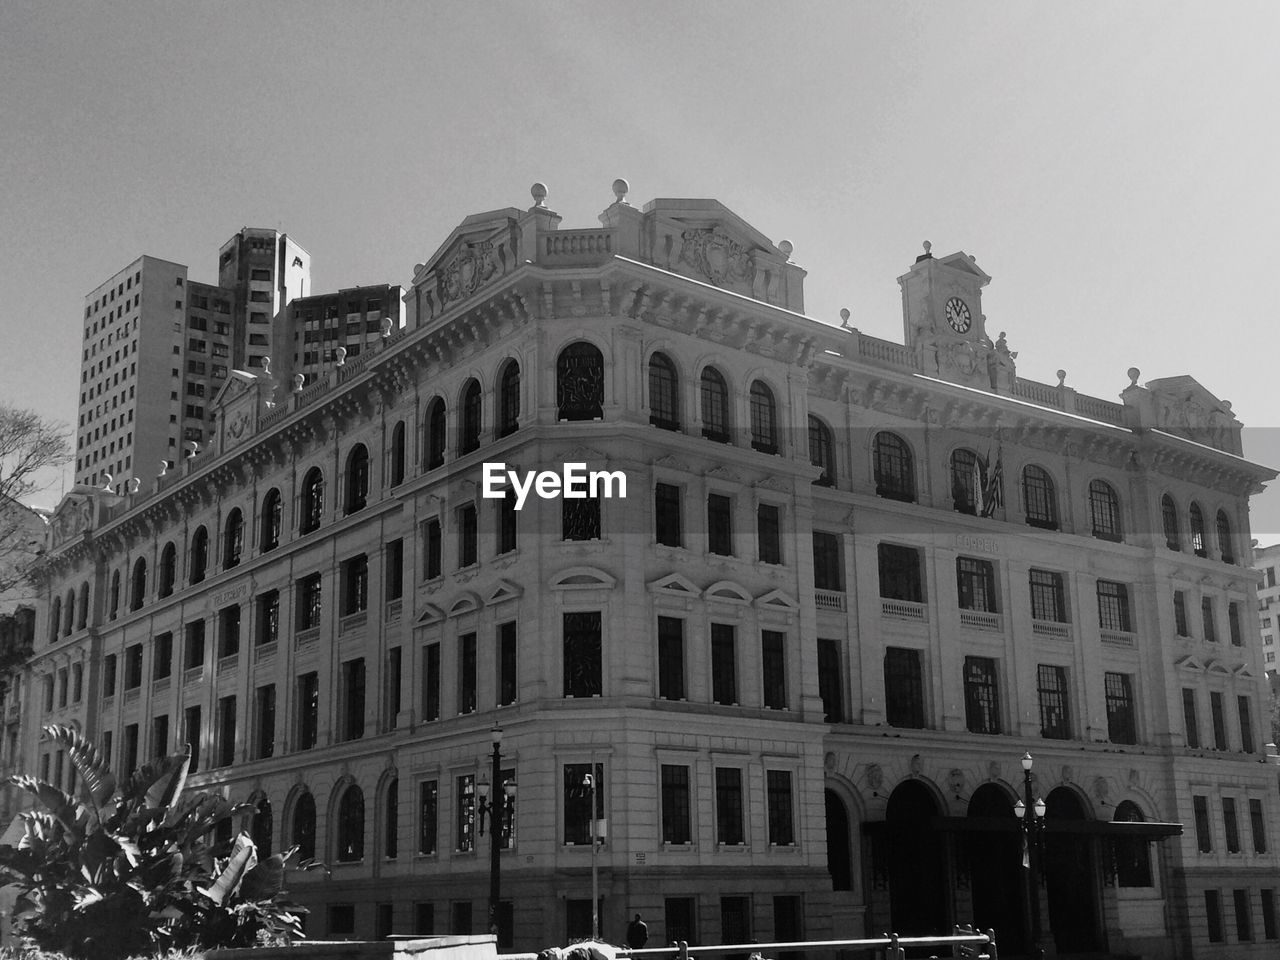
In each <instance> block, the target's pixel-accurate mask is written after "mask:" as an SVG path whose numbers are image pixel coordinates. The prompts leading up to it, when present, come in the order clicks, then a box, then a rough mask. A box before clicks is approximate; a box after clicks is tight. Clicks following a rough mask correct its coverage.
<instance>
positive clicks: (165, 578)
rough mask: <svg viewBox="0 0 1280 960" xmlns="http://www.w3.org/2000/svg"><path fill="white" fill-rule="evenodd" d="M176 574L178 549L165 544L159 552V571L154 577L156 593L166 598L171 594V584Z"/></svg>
mask: <svg viewBox="0 0 1280 960" xmlns="http://www.w3.org/2000/svg"><path fill="white" fill-rule="evenodd" d="M177 573H178V548H177V547H175V546H174V545H173V544H172V543H166V544H165V545H164V549H163V550H161V551H160V570H159V575H158V576H157V577H156V593H157V594H158V595H159V596H161V597H167V596H169V594H171V593H173V584H174V581H175V580H176V578H177Z"/></svg>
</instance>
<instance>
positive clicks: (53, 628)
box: [49, 597, 62, 643]
mask: <svg viewBox="0 0 1280 960" xmlns="http://www.w3.org/2000/svg"><path fill="white" fill-rule="evenodd" d="M61 629H62V598H61V597H54V598H53V604H52V605H51V606H50V607H49V642H50V643H57V642H58V631H59V630H61Z"/></svg>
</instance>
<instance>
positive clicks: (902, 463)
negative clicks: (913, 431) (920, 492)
mask: <svg viewBox="0 0 1280 960" xmlns="http://www.w3.org/2000/svg"><path fill="white" fill-rule="evenodd" d="M875 480H876V496H878V497H884V498H885V499H887V500H901V501H903V502H904V503H915V501H916V469H915V462H914V460H913V459H912V456H911V448H910V447H909V446H907V441H905V440H903V439H902V438H901V437H900V436H898V435H897V434H896V433H889V432H888V431H881V432H880V433H877V434H876V442H875Z"/></svg>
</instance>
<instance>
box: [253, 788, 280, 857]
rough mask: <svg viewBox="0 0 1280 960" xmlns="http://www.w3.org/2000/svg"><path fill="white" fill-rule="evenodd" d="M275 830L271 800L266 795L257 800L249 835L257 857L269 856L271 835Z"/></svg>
mask: <svg viewBox="0 0 1280 960" xmlns="http://www.w3.org/2000/svg"><path fill="white" fill-rule="evenodd" d="M274 831H275V818H273V817H272V815H271V801H270V800H268V799H267V798H266V797H262V798H261V799H259V800H258V806H257V809H255V810H254V811H253V821H252V825H251V827H250V834H249V835H250V836H251V837H252V838H253V845H254V846H255V847H257V852H258V859H259V860H260V861H261V860H265V859H266V858H267V857H269V856H271V835H272V833H273V832H274Z"/></svg>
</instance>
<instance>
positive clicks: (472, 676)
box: [458, 633, 476, 714]
mask: <svg viewBox="0 0 1280 960" xmlns="http://www.w3.org/2000/svg"><path fill="white" fill-rule="evenodd" d="M475 712H476V635H475V634H474V633H464V634H463V635H462V636H460V637H458V713H460V714H461V713H475Z"/></svg>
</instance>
